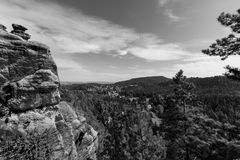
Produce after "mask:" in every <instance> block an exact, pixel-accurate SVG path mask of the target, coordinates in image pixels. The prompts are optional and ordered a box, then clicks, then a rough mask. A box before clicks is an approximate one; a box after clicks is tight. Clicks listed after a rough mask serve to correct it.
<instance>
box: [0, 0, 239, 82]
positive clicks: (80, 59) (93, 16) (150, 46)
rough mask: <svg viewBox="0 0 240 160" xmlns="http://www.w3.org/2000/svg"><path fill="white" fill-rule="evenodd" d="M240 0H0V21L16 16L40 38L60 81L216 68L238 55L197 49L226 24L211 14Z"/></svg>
mask: <svg viewBox="0 0 240 160" xmlns="http://www.w3.org/2000/svg"><path fill="white" fill-rule="evenodd" d="M238 8H240V1H239V0H0V15H1V16H0V24H3V25H5V26H6V27H7V28H8V29H7V30H8V31H11V30H12V27H11V24H12V23H17V24H21V25H23V26H25V27H27V28H28V31H27V33H29V34H31V40H33V41H39V42H41V43H44V44H47V45H48V46H49V47H50V48H51V54H52V56H53V58H54V60H55V62H56V64H57V66H58V73H59V77H60V80H61V81H72V82H116V81H121V80H126V79H130V78H135V77H144V76H166V77H169V78H171V77H173V76H174V75H175V74H176V73H177V72H178V71H179V70H180V69H183V70H184V74H185V75H186V76H187V77H209V76H215V75H222V74H223V73H224V72H225V70H224V66H226V65H227V64H229V65H232V66H235V67H240V63H239V61H240V57H238V56H233V57H229V58H228V59H227V60H225V61H221V60H220V58H219V57H209V56H207V55H204V54H203V53H202V52H201V50H202V49H206V48H207V47H208V46H209V45H210V44H211V43H213V42H214V41H215V40H216V39H218V38H222V37H225V36H227V35H228V34H230V33H231V31H230V29H228V28H225V27H223V26H221V25H220V23H218V22H217V17H218V16H219V14H220V13H221V12H229V13H235V12H236V10H237V9H238Z"/></svg>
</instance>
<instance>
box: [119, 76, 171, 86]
mask: <svg viewBox="0 0 240 160" xmlns="http://www.w3.org/2000/svg"><path fill="white" fill-rule="evenodd" d="M170 80H171V79H169V78H166V77H164V76H151V77H140V78H133V79H130V80H126V81H120V82H117V83H115V85H136V84H138V85H143V84H151V85H152V84H159V83H162V82H167V81H170Z"/></svg>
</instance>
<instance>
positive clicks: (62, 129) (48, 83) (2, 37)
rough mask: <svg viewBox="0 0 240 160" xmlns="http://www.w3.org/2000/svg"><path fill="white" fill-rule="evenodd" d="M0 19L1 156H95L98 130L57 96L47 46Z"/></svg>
mask: <svg viewBox="0 0 240 160" xmlns="http://www.w3.org/2000/svg"><path fill="white" fill-rule="evenodd" d="M12 27H13V30H12V31H11V33H9V32H7V29H6V27H5V26H4V25H0V160H5V159H8V160H9V159H10V160H12V159H14V160H16V159H19V160H20V159H21V160H23V159H30V160H33V159H34V160H38V159H39V160H40V159H41V160H48V159H49V160H95V159H96V150H97V146H98V137H97V135H98V133H97V132H96V131H95V130H94V129H93V128H92V127H91V126H90V125H88V124H87V123H86V119H85V118H84V117H82V116H80V115H78V114H77V113H76V112H75V111H74V110H73V109H72V108H71V107H70V106H69V105H68V104H67V103H66V102H64V101H61V98H60V94H59V85H60V83H59V78H58V73H57V66H56V64H55V62H54V61H53V58H52V57H51V54H50V49H49V47H48V46H46V45H44V44H41V43H38V42H33V41H29V39H30V35H29V34H27V33H25V31H27V28H25V27H24V26H21V25H17V24H13V25H12Z"/></svg>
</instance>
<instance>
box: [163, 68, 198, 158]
mask: <svg viewBox="0 0 240 160" xmlns="http://www.w3.org/2000/svg"><path fill="white" fill-rule="evenodd" d="M173 81H174V82H175V84H176V88H175V89H174V94H173V95H171V96H169V97H168V98H167V99H166V107H165V108H164V117H163V126H164V131H165V132H166V135H165V136H166V139H167V140H169V145H168V150H167V159H169V160H170V159H173V160H174V159H185V160H190V153H189V147H188V144H187V142H186V141H185V137H186V135H187V132H188V117H187V110H188V108H189V106H190V103H191V102H192V101H193V98H194V94H193V93H192V90H193V89H194V85H193V84H192V83H190V82H188V81H187V78H186V77H185V76H184V75H183V71H182V70H180V71H179V72H178V73H177V74H176V76H175V77H174V78H173Z"/></svg>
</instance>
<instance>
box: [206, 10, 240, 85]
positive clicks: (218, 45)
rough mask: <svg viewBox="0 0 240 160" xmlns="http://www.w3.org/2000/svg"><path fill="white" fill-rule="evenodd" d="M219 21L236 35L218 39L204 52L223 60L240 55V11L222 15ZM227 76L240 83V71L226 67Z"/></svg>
mask: <svg viewBox="0 0 240 160" xmlns="http://www.w3.org/2000/svg"><path fill="white" fill-rule="evenodd" d="M218 21H219V22H220V23H221V24H222V25H223V26H226V27H230V28H231V30H232V32H233V33H234V34H230V35H228V36H227V37H224V38H222V39H217V40H216V42H215V43H213V44H212V45H211V46H210V47H209V48H208V49H205V50H202V52H203V53H204V54H207V55H209V56H220V57H221V60H225V59H227V58H228V57H229V56H231V55H240V38H239V37H238V36H237V34H239V33H240V9H239V10H237V13H236V14H230V13H224V12H223V13H221V14H220V16H219V17H218ZM226 69H227V72H226V73H225V75H226V76H227V77H228V78H231V79H234V80H238V81H240V70H239V69H238V68H235V67H231V66H226Z"/></svg>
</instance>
